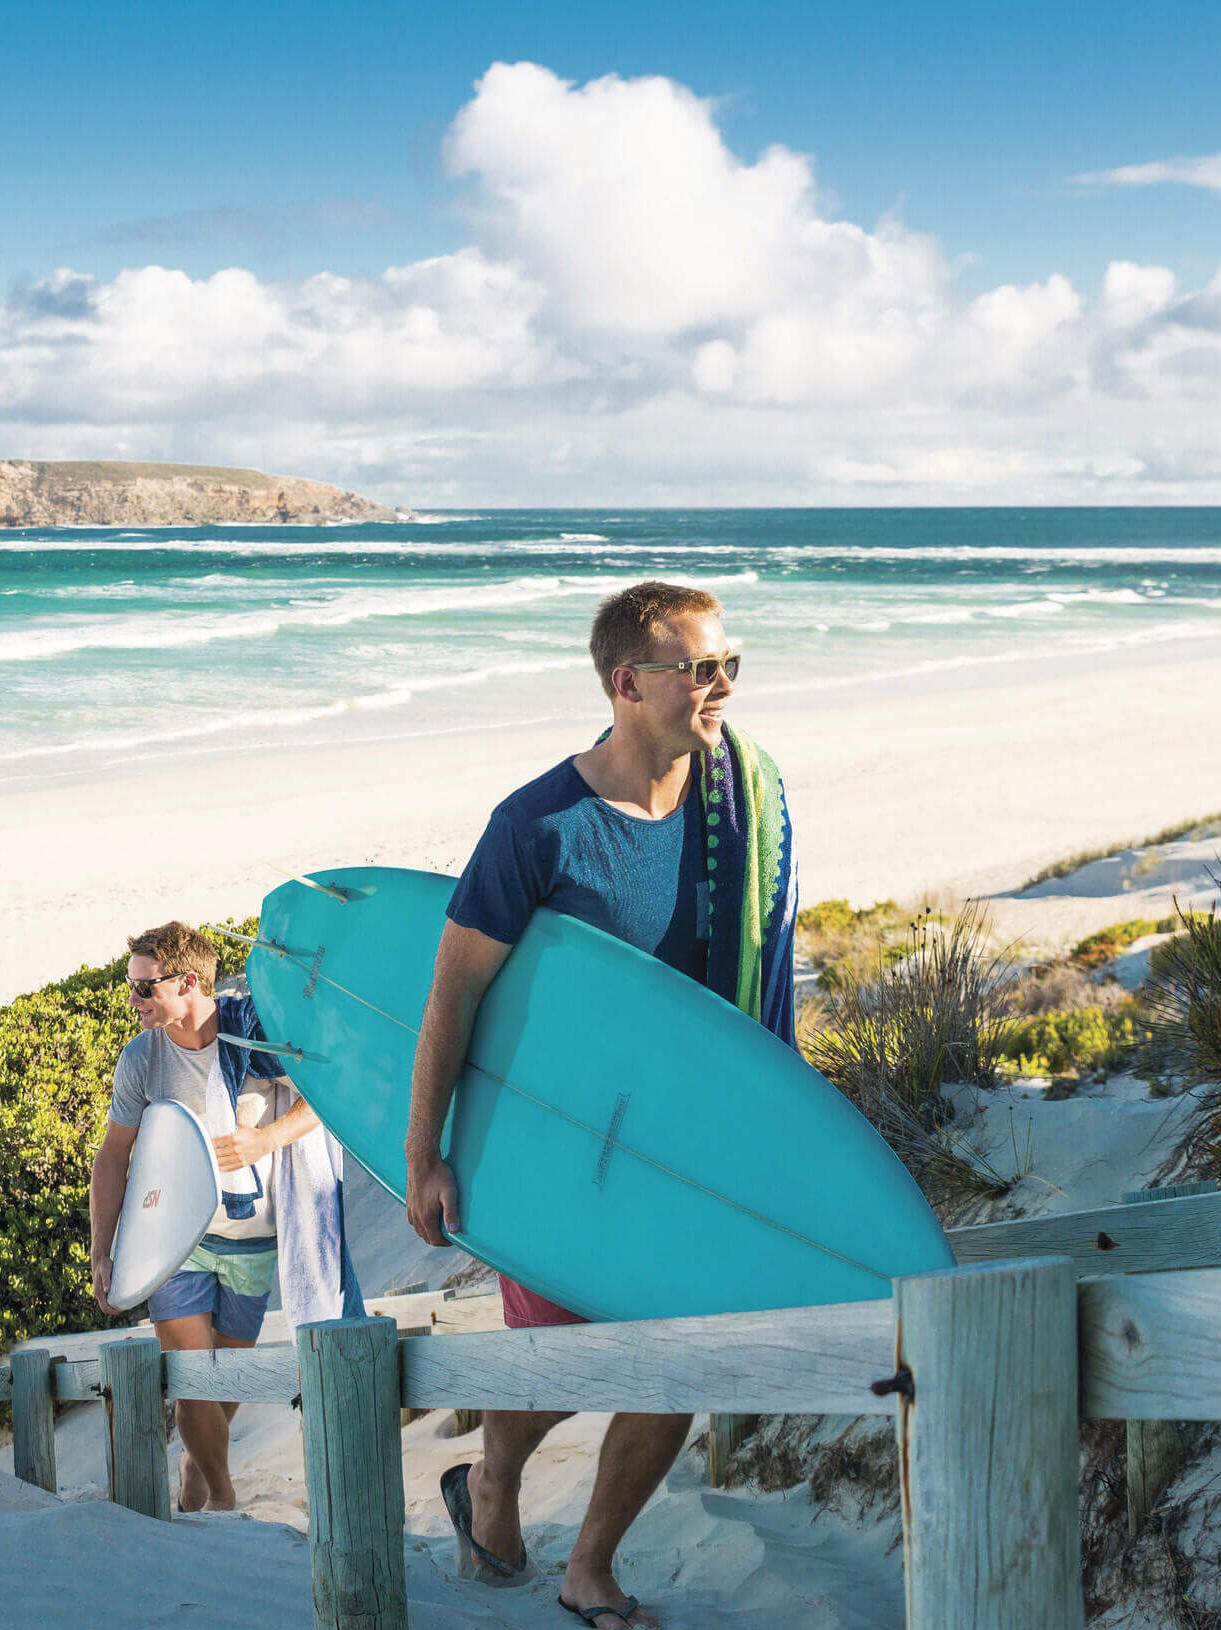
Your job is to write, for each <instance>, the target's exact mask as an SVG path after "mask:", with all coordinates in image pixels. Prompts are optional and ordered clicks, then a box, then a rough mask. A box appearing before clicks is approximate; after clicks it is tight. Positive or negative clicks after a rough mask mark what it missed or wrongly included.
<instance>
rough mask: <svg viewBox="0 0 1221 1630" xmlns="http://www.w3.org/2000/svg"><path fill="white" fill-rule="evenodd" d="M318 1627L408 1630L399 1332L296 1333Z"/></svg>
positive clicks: (384, 1323) (355, 1323) (379, 1325)
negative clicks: (400, 1430)
mask: <svg viewBox="0 0 1221 1630" xmlns="http://www.w3.org/2000/svg"><path fill="white" fill-rule="evenodd" d="M297 1357H298V1360H299V1362H300V1365H301V1411H302V1417H303V1421H304V1426H305V1481H306V1488H307V1490H308V1493H309V1543H310V1560H311V1564H312V1568H313V1581H314V1626H315V1630H406V1627H407V1581H406V1571H405V1567H404V1562H403V1461H402V1450H401V1447H400V1439H399V1360H398V1330H397V1329H396V1327H395V1324H394V1321H393V1319H327V1320H324V1321H323V1322H321V1323H318V1324H304V1325H301V1326H300V1327H299V1328H298V1330H297Z"/></svg>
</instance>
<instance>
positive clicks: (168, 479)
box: [0, 460, 409, 526]
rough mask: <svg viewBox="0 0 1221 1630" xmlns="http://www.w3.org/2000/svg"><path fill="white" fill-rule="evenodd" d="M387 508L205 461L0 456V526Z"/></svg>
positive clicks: (190, 522) (337, 516) (285, 520)
mask: <svg viewBox="0 0 1221 1630" xmlns="http://www.w3.org/2000/svg"><path fill="white" fill-rule="evenodd" d="M408 513H409V512H406V511H395V510H392V509H386V508H384V507H383V506H382V505H381V504H374V503H371V502H370V501H369V500H368V499H367V498H361V497H359V496H358V495H357V494H356V493H354V492H341V491H340V490H339V488H338V487H328V486H326V485H324V484H323V483H322V482H321V481H302V480H299V479H298V478H297V477H295V476H277V475H263V474H262V472H261V471H259V470H226V469H221V468H213V467H211V466H209V465H206V464H119V463H112V462H110V461H109V460H99V461H97V462H93V463H79V464H78V463H64V464H60V463H54V464H50V463H30V462H27V461H25V460H14V461H12V462H11V463H5V462H3V461H0V526H208V525H212V526H217V525H220V526H223V525H225V524H226V523H231V522H234V521H246V522H251V521H254V522H270V523H274V522H280V523H282V524H285V525H293V524H295V525H298V526H322V525H324V524H325V523H326V522H327V521H393V520H401V519H406V518H408Z"/></svg>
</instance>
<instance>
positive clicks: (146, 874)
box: [0, 659, 1221, 1001]
mask: <svg viewBox="0 0 1221 1630" xmlns="http://www.w3.org/2000/svg"><path fill="white" fill-rule="evenodd" d="M1218 697H1221V660H1217V659H1209V660H1203V661H1201V660H1195V661H1189V662H1181V663H1150V664H1142V665H1132V666H1126V667H1109V668H1106V669H1104V670H1101V671H1098V672H1095V673H1085V674H1081V673H1078V674H1072V675H1064V676H1061V677H1058V678H1054V679H1044V680H1039V679H1036V678H1030V677H1028V678H1025V679H1022V680H1015V681H1010V682H1006V683H1002V684H993V685H975V686H973V687H971V688H969V689H960V690H929V691H923V692H917V693H915V694H908V693H896V694H892V695H886V696H884V697H879V698H876V699H872V700H857V701H841V702H839V703H838V704H836V705H834V706H833V705H830V704H829V703H828V702H827V700H826V696H825V694H824V696H823V697H822V698H821V702H820V705H819V706H818V707H817V708H812V709H810V710H808V711H798V710H792V709H789V710H785V711H770V712H769V711H764V710H763V709H760V708H758V707H757V706H754V705H752V703H751V698H750V693H749V689H748V688H747V687H743V689H742V693H741V695H740V697H739V699H738V705H737V706H736V708H735V717H736V718H737V719H738V720H739V722H740V723H741V724H742V725H743V727H744V728H747V729H749V730H750V731H751V732H752V733H753V734H754V735H755V736H756V737H757V739H758V740H759V741H760V742H762V743H763V744H764V745H765V746H766V747H767V748H768V750H769V751H770V752H771V754H772V756H773V757H774V758H775V759H776V761H777V763H778V764H779V765H780V767H781V770H782V772H783V774H784V777H785V781H786V785H787V788H788V796H789V803H790V807H791V811H792V816H793V823H794V828H795V831H796V836H797V843H798V854H799V859H800V867H801V873H800V877H801V894H802V898H803V900H805V901H807V902H812V901H816V900H821V899H829V898H834V897H840V896H846V897H847V898H849V899H851V900H852V901H853V903H854V904H857V905H862V904H863V905H868V904H871V903H872V902H873V901H874V900H875V899H883V898H895V899H898V900H899V901H901V902H910V901H916V900H918V899H919V898H920V897H921V895H922V894H923V893H924V892H925V891H934V892H936V891H943V892H946V893H949V894H953V893H958V894H962V893H970V892H982V893H985V894H993V893H999V892H1003V891H1008V890H1012V889H1014V888H1016V887H1018V886H1020V885H1021V884H1022V883H1023V882H1025V881H1026V880H1027V879H1029V878H1030V877H1031V876H1033V875H1034V874H1035V873H1036V872H1037V871H1038V870H1039V869H1040V868H1041V867H1042V866H1044V865H1046V864H1047V863H1048V862H1050V861H1054V860H1058V859H1060V858H1061V857H1062V856H1064V855H1066V854H1071V853H1073V852H1076V851H1078V850H1082V849H1092V848H1102V847H1109V846H1110V845H1112V844H1116V843H1118V844H1123V843H1124V842H1126V841H1128V840H1133V839H1135V840H1139V839H1140V838H1141V837H1143V836H1144V835H1146V834H1148V833H1151V832H1154V831H1157V830H1159V829H1161V828H1163V827H1165V826H1167V825H1169V824H1171V823H1173V822H1176V821H1182V820H1186V819H1190V818H1193V817H1197V816H1202V815H1205V814H1209V813H1212V812H1214V811H1217V810H1221V759H1219V758H1218V757H1217V755H1216V754H1215V753H1213V752H1211V751H1210V749H1209V743H1210V741H1211V740H1212V739H1213V738H1214V737H1215V735H1216V725H1217V715H1218V701H1217V699H1218ZM593 733H594V732H593V730H592V729H591V728H589V727H585V726H582V725H581V724H575V725H573V726H572V727H569V728H564V729H556V728H554V727H550V728H545V729H543V728H540V729H505V730H487V731H483V732H478V733H473V734H466V735H454V736H431V737H429V736H423V737H411V738H406V739H403V740H400V741H396V742H391V743H387V744H385V745H378V746H375V747H371V746H360V747H350V748H331V749H326V750H315V751H313V752H308V753H273V754H267V753H259V754H257V755H255V754H252V755H249V756H246V757H240V756H239V757H233V756H229V757H225V756H222V755H220V754H217V755H216V756H214V757H211V758H206V759H196V760H194V761H193V762H186V761H184V762H182V763H181V764H179V765H178V766H177V767H175V768H167V769H162V770H157V771H153V772H151V773H143V774H139V775H114V776H113V777H112V778H110V779H102V780H96V781H92V782H90V783H88V784H72V783H69V784H63V783H61V784H57V785H53V786H50V787H46V788H42V789H39V790H34V791H26V792H12V793H9V794H7V795H6V796H3V797H0V853H2V854H3V855H4V857H5V865H4V874H5V887H4V891H3V897H2V898H0V1001H3V1000H7V999H8V998H10V997H12V996H13V995H15V994H17V993H18V992H20V991H24V990H30V989H33V988H36V987H37V986H38V985H40V984H42V983H44V982H45V981H47V980H48V979H52V978H56V977H60V976H62V975H63V974H65V973H67V972H70V971H71V970H72V969H73V968H75V967H76V966H78V965H79V964H80V963H82V962H91V963H97V962H102V961H106V960H109V959H110V958H111V957H113V956H116V955H118V954H119V953H120V952H121V951H122V950H123V947H124V941H125V936H126V935H128V934H131V933H136V932H138V931H139V930H140V929H142V928H145V927H148V926H151V925H152V924H153V923H157V922H163V921H165V920H166V919H167V918H169V917H173V916H181V917H183V918H185V919H187V920H189V921H214V920H216V919H217V918H220V917H224V916H227V915H238V916H241V915H245V914H248V913H253V912H256V911H257V910H258V906H259V901H260V900H261V899H262V897H263V896H264V895H265V894H266V893H268V892H269V891H270V890H271V889H272V888H274V887H275V886H276V885H277V883H278V882H279V881H281V880H282V879H281V877H280V875H279V874H278V873H277V871H276V870H275V869H274V868H276V867H280V868H283V869H285V870H288V871H294V872H309V871H313V870H317V869H319V868H323V867H326V866H330V865H369V864H381V865H398V866H420V867H426V868H430V869H433V870H436V871H448V872H456V871H457V870H459V869H460V868H461V866H462V863H463V861H464V860H465V858H466V856H467V855H468V854H469V853H470V850H471V848H472V846H473V844H474V842H475V840H476V839H477V837H478V835H479V833H480V831H481V830H482V828H483V824H484V822H485V820H486V819H487V816H488V813H489V812H490V810H491V809H492V807H493V806H494V805H495V804H496V802H497V801H498V800H499V799H500V798H502V797H503V796H504V795H505V794H506V793H508V792H509V791H511V790H512V789H513V788H514V787H515V786H519V785H520V784H521V783H522V782H523V781H526V780H528V779H529V778H530V777H532V776H534V775H537V774H540V773H541V772H542V771H543V770H545V769H547V768H549V767H550V766H551V765H552V764H554V763H556V762H557V761H558V760H559V759H561V758H563V757H565V756H566V755H567V754H569V753H572V752H576V751H579V750H581V749H582V748H583V747H584V746H585V745H586V744H587V741H588V739H589V738H590V736H591V735H592V734H593ZM1171 893H1172V887H1171V886H1167V887H1165V888H1162V889H1161V890H1160V893H1159V894H1158V896H1157V898H1158V899H1159V900H1161V901H1163V902H1165V908H1166V909H1169V905H1168V902H1169V900H1170V896H1171ZM1148 903H1149V902H1148V901H1146V902H1145V904H1146V905H1148ZM1111 910H1112V907H1111V905H1110V904H1109V903H1108V902H1107V900H1106V899H1105V896H1104V897H1099V896H1093V897H1090V896H1085V895H1083V896H1081V897H1079V898H1075V899H1070V898H1069V897H1067V896H1065V895H1063V894H1058V895H1057V896H1056V903H1055V905H1054V907H1049V906H1048V905H1046V904H1042V905H1040V906H1039V907H1038V908H1037V909H1036V910H1035V911H1034V912H1033V913H1032V911H1031V910H1030V909H1029V907H1028V906H1027V905H1026V903H1025V902H1009V903H1005V904H1004V905H1003V906H1001V907H1000V910H999V918H1000V926H1001V927H1002V929H1003V930H1004V931H1005V932H1006V933H1010V934H1015V935H1016V934H1021V933H1029V932H1033V931H1036V930H1037V931H1038V932H1045V931H1047V930H1048V929H1050V930H1051V931H1053V932H1054V933H1056V934H1058V935H1059V936H1060V937H1061V938H1067V937H1068V936H1069V935H1072V934H1076V933H1081V932H1087V931H1088V930H1089V929H1090V928H1093V927H1096V926H1099V925H1100V924H1103V923H1106V922H1108V921H1112V920H1113V918H1112V917H1111V916H1108V912H1110V911H1111ZM1126 914H1127V915H1133V914H1134V913H1132V912H1129V913H1126Z"/></svg>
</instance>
